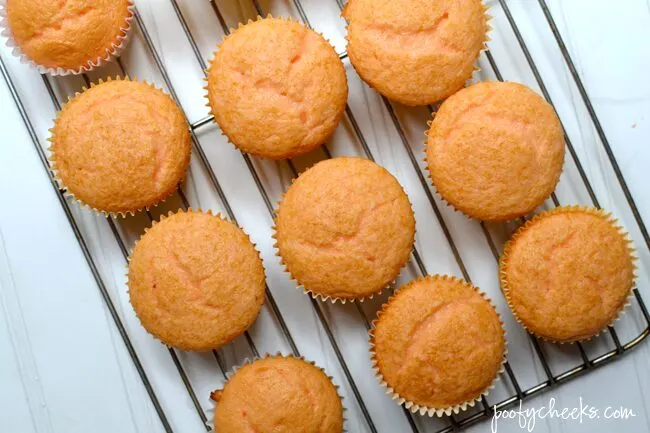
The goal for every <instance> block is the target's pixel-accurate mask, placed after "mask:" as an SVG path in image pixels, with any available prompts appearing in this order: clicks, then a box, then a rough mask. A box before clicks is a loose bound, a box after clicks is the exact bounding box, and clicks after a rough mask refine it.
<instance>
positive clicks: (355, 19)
mask: <svg viewBox="0 0 650 433" xmlns="http://www.w3.org/2000/svg"><path fill="white" fill-rule="evenodd" d="M343 17H344V18H346V19H347V20H348V23H349V24H348V36H347V39H348V54H349V56H350V62H352V65H353V66H354V68H355V69H356V71H357V72H358V73H359V75H360V76H361V78H363V80H364V81H366V82H367V83H368V84H369V85H370V86H372V87H374V88H376V89H377V90H378V91H379V93H381V94H382V95H384V96H386V97H388V98H389V99H392V100H395V101H398V102H401V103H403V104H407V105H426V104H433V103H434V102H437V101H440V100H442V99H444V98H446V97H448V96H450V95H451V94H453V93H454V92H456V91H457V90H459V89H460V88H462V87H463V86H464V85H465V82H466V81H467V80H469V79H470V78H471V76H472V73H473V71H474V69H475V64H476V60H477V59H478V56H479V53H480V51H481V50H482V49H483V45H484V43H485V41H486V39H487V36H486V33H487V30H488V25H487V16H486V14H485V7H484V6H483V4H482V2H481V0H397V1H396V0H381V1H377V0H350V1H348V2H347V4H346V6H345V9H344V10H343Z"/></svg>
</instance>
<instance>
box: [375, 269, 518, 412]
mask: <svg viewBox="0 0 650 433" xmlns="http://www.w3.org/2000/svg"><path fill="white" fill-rule="evenodd" d="M424 278H433V279H450V280H452V281H458V282H462V283H464V284H467V285H469V286H470V287H472V288H473V289H474V290H476V292H477V293H478V294H479V295H481V297H482V298H483V299H485V300H486V301H487V302H488V303H489V304H490V306H491V307H492V309H493V310H494V312H495V313H496V315H497V318H498V320H499V323H500V324H501V329H502V331H503V358H502V360H501V365H500V367H499V369H498V370H497V372H496V374H495V376H494V379H493V380H492V382H491V383H490V384H489V385H488V386H487V387H486V388H485V389H484V390H483V391H481V393H480V394H479V395H478V396H476V397H475V398H473V399H471V400H468V401H465V402H462V403H460V404H456V405H454V406H449V407H444V408H440V407H429V406H426V405H420V404H417V403H415V402H413V401H410V400H407V399H406V398H404V397H402V396H401V395H400V394H399V393H398V392H397V391H395V389H394V388H393V387H391V386H390V384H389V383H388V382H387V381H386V379H384V376H383V375H382V374H381V371H380V370H379V367H378V363H377V357H376V353H375V343H374V340H375V325H376V324H377V321H378V320H379V318H380V316H381V314H382V313H383V312H384V309H385V308H386V307H387V306H388V304H389V303H390V302H391V300H392V299H393V298H394V297H395V296H397V295H398V293H399V291H395V294H394V295H392V296H391V297H390V298H388V300H387V301H386V302H385V303H384V305H382V306H381V309H380V310H379V311H378V312H377V318H376V319H375V320H373V321H372V328H371V329H370V331H369V333H368V334H369V336H370V339H369V344H370V362H371V365H372V370H373V372H374V373H375V378H376V379H377V381H378V382H379V384H380V385H381V386H382V387H383V388H384V389H385V390H386V394H388V395H390V396H391V398H392V399H393V400H395V402H396V403H397V404H398V405H400V406H404V407H405V408H406V409H408V410H409V411H410V412H411V413H419V414H420V415H428V416H429V417H433V416H437V417H441V416H443V415H447V416H449V415H451V414H452V413H453V414H458V413H460V412H461V411H465V410H467V408H468V407H474V406H475V405H476V403H477V402H480V401H481V400H482V399H483V398H484V397H486V396H487V395H488V394H489V393H490V391H491V390H492V389H493V388H494V386H495V384H496V382H497V380H499V378H500V377H501V374H503V372H504V371H505V365H506V362H507V360H508V359H507V358H508V340H507V339H506V331H505V325H504V323H503V320H502V319H501V315H500V314H499V313H498V312H497V309H496V307H495V306H494V304H493V303H492V300H490V298H488V297H487V295H486V294H485V293H484V292H482V291H481V290H479V289H478V288H477V287H475V286H473V285H472V284H470V283H468V282H466V281H465V280H462V279H460V278H456V277H453V276H448V275H438V274H436V275H433V276H425V277H420V278H417V279H416V280H414V281H418V280H422V279H424Z"/></svg>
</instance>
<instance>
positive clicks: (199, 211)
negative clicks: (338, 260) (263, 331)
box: [124, 207, 266, 373]
mask: <svg viewBox="0 0 650 433" xmlns="http://www.w3.org/2000/svg"><path fill="white" fill-rule="evenodd" d="M180 213H187V214H202V215H210V216H213V217H216V218H219V219H221V220H222V221H227V222H229V223H231V224H233V225H235V226H236V227H237V228H239V229H240V230H241V232H242V233H243V234H244V236H246V239H247V240H248V242H250V244H251V245H252V246H253V248H254V249H255V252H256V253H257V257H258V259H259V261H260V263H261V264H262V269H263V270H264V276H265V278H266V268H265V267H264V260H263V259H262V253H260V250H259V248H258V247H257V244H255V243H254V242H253V240H252V239H251V237H250V235H249V234H248V233H247V232H246V231H244V229H243V228H242V227H240V226H239V225H237V224H235V223H234V222H233V221H231V220H230V219H228V218H226V217H225V216H223V215H222V214H221V213H219V212H217V213H214V212H212V210H211V209H208V210H203V209H201V208H196V209H194V208H191V207H190V208H187V209H180V208H179V209H178V210H177V211H175V212H174V211H171V210H170V211H169V212H167V214H166V215H165V214H161V215H160V219H159V220H157V221H156V220H153V221H151V226H150V227H145V229H144V232H143V233H142V234H141V235H140V237H139V238H138V239H136V241H135V242H134V243H133V247H132V248H131V250H130V251H129V252H128V253H129V254H128V256H127V258H126V274H125V275H124V276H125V277H126V286H127V291H129V292H130V288H129V282H130V276H129V274H130V270H131V258H132V257H133V251H134V250H135V247H136V246H137V245H138V243H139V242H140V241H141V240H142V238H143V237H144V236H146V234H147V233H148V232H149V230H151V229H152V228H154V227H155V226H156V225H157V224H160V223H162V222H163V221H164V220H165V219H167V218H170V217H172V216H174V215H176V214H180ZM265 284H266V283H265ZM128 294H129V304H131V308H133V312H134V313H135V315H136V317H137V318H138V321H139V322H140V325H142V327H143V328H144V329H145V330H146V331H147V332H148V333H149V335H151V336H152V337H153V338H154V339H156V340H157V341H159V342H160V343H161V344H164V345H165V346H167V347H174V348H176V349H180V350H185V351H188V352H191V351H194V350H192V349H189V348H184V347H178V346H174V345H172V344H170V343H168V342H166V341H164V340H163V339H161V338H160V337H159V336H158V335H156V334H154V333H152V332H151V331H150V330H149V329H147V327H146V326H144V324H143V323H142V320H141V319H140V315H139V314H138V311H137V310H136V309H135V307H134V306H133V303H132V302H131V294H130V293H128ZM260 311H261V307H260ZM258 315H259V313H258ZM251 326H252V325H251ZM244 332H246V331H244ZM244 332H242V334H243V333H244ZM242 334H240V335H242ZM238 336H239V335H237V336H234V337H233V338H232V339H231V340H230V341H228V342H226V343H224V344H222V345H221V346H219V347H214V348H212V349H210V350H219V349H220V348H222V347H224V346H226V345H227V344H230V343H231V342H232V340H234V339H235V338H237V337H238ZM233 373H234V371H233Z"/></svg>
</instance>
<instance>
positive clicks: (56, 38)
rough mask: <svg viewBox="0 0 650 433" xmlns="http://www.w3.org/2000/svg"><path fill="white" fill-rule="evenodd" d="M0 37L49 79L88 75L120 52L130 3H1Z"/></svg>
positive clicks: (14, 0)
mask: <svg viewBox="0 0 650 433" xmlns="http://www.w3.org/2000/svg"><path fill="white" fill-rule="evenodd" d="M0 7H2V10H1V11H0V14H1V15H2V17H3V18H2V22H0V26H1V27H3V28H4V29H5V31H3V33H2V34H3V36H6V37H8V38H9V41H8V44H9V46H13V47H14V53H15V54H17V55H19V56H20V57H21V58H22V59H23V60H24V61H25V62H27V63H31V64H32V65H33V66H36V67H38V69H39V71H40V72H41V73H45V72H47V73H50V74H53V75H66V74H69V73H72V74H81V73H84V72H88V71H90V70H92V69H94V68H96V67H98V66H100V65H101V64H103V63H104V62H107V61H109V60H110V59H111V58H112V57H114V56H117V55H118V54H119V52H120V51H121V50H122V49H123V48H124V46H125V45H126V41H127V35H128V32H129V29H130V27H131V20H132V19H133V11H132V7H133V5H132V3H131V1H130V0H113V1H109V0H94V1H92V2H87V1H82V0H68V1H65V2H62V1H46V2H40V1H36V0H2V1H0Z"/></svg>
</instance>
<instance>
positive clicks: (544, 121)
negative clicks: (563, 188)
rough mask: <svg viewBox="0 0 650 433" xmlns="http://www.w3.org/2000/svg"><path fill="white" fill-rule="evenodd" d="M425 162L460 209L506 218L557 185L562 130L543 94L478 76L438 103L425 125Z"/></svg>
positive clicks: (487, 217)
mask: <svg viewBox="0 0 650 433" xmlns="http://www.w3.org/2000/svg"><path fill="white" fill-rule="evenodd" d="M427 136H428V140H427V142H426V161H427V168H428V169H429V174H430V176H431V180H432V181H433V184H434V186H435V187H436V188H437V189H438V192H439V193H440V195H441V196H442V198H443V199H445V200H446V201H447V202H449V203H450V204H451V205H452V206H453V207H455V208H456V209H458V210H460V211H461V212H463V213H464V214H466V215H468V216H470V217H472V218H476V219H479V220H484V221H505V220H510V219H514V218H516V217H519V216H523V215H526V214H528V213H529V212H532V211H533V210H535V208H537V207H538V206H539V205H541V204H542V203H543V202H544V200H545V199H546V198H548V197H549V196H550V195H551V193H552V192H553V190H554V189H555V186H556V185H557V183H558V181H559V179H560V174H561V173H562V165H563V163H564V135H563V132H562V125H561V124H560V120H559V119H558V117H557V115H556V114H555V112H554V111H553V107H551V106H550V105H549V104H548V103H547V102H546V101H544V100H543V99H542V98H541V97H540V96H539V95H537V94H536V93H535V92H533V91H532V90H530V89H529V88H527V87H525V86H523V85H521V84H517V83H508V82H506V83H499V82H489V83H479V84H475V85H473V86H470V87H468V88H466V89H463V90H461V91H460V92H458V93H456V94H455V95H453V96H452V97H450V98H449V99H447V100H446V101H445V102H443V103H442V105H441V106H440V109H439V110H438V112H437V113H436V114H435V116H434V119H433V122H431V127H430V129H429V131H428V132H427Z"/></svg>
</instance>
